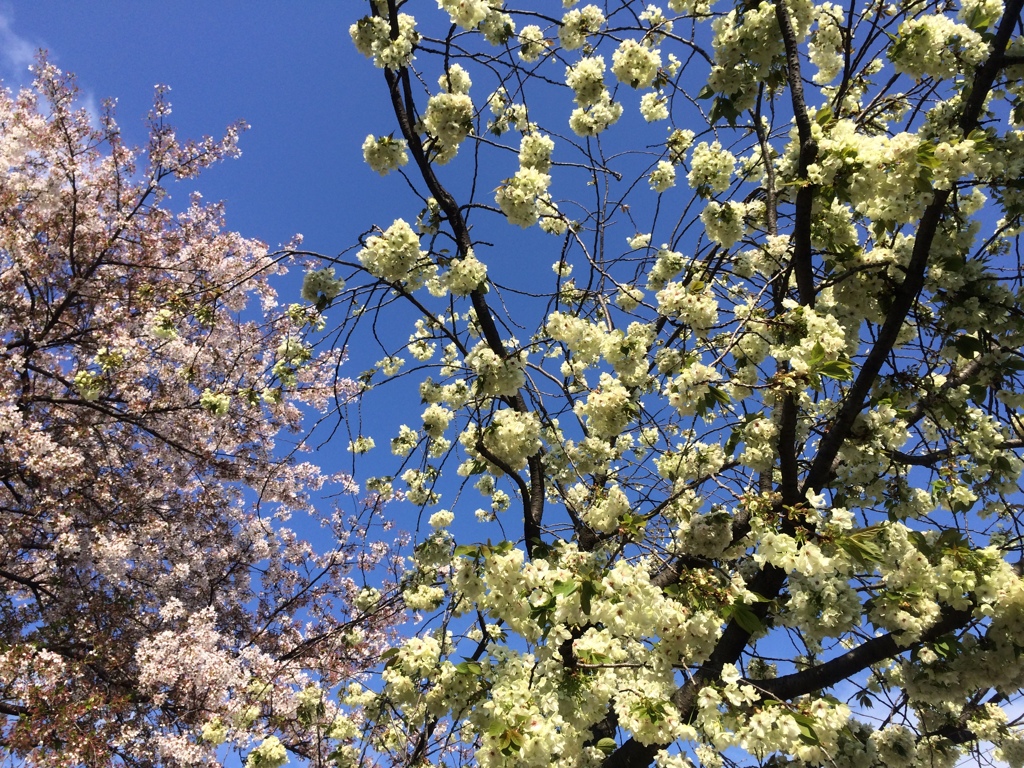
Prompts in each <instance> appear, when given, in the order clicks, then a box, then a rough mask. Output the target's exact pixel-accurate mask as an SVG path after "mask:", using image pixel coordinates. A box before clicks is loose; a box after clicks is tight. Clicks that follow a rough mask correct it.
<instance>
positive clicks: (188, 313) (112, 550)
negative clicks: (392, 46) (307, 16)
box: [0, 61, 391, 766]
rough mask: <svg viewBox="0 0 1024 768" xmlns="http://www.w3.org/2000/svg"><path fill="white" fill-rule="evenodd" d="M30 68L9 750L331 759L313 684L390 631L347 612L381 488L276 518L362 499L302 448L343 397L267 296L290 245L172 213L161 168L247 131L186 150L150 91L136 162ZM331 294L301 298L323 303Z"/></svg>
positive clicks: (51, 72) (4, 238) (184, 166)
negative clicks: (324, 497) (310, 537)
mask: <svg viewBox="0 0 1024 768" xmlns="http://www.w3.org/2000/svg"><path fill="white" fill-rule="evenodd" d="M36 75H37V80H36V82H35V86H34V87H33V88H31V89H26V90H24V91H22V92H21V93H18V94H11V93H9V92H6V91H0V522H2V524H0V718H2V719H0V752H3V754H4V755H5V758H6V759H5V761H4V762H5V764H6V761H7V759H9V760H12V761H14V762H15V763H16V764H19V765H39V766H106V765H127V766H152V765H161V766H184V765H190V766H191V765H205V764H215V763H217V755H218V754H224V750H225V749H227V748H229V747H231V746H233V745H234V746H237V747H238V748H239V749H242V750H245V751H247V752H251V754H252V755H255V757H253V758H251V759H250V761H249V762H250V763H251V764H252V765H270V764H272V763H273V759H275V756H276V755H280V754H283V753H284V751H285V750H286V749H287V750H290V751H291V752H293V753H295V754H297V755H303V756H306V757H308V758H310V759H320V758H324V757H325V755H324V754H321V753H320V752H318V750H319V749H321V748H322V747H323V745H324V740H323V739H322V738H321V736H320V735H321V733H322V732H323V731H324V729H326V728H328V727H329V726H330V724H331V722H332V721H333V714H332V713H333V711H334V709H335V708H336V705H335V704H334V703H332V701H333V697H329V696H328V695H327V692H329V691H330V690H331V688H332V687H334V686H336V685H338V684H341V683H345V684H347V683H348V682H349V680H350V678H352V676H353V675H356V674H357V673H358V672H359V671H360V670H361V669H362V668H363V667H364V666H365V665H366V663H367V661H368V660H369V659H374V658H375V656H376V654H379V653H380V651H381V648H382V647H383V644H384V640H385V634H384V633H385V631H386V627H387V626H388V623H389V621H390V620H391V617H390V612H389V609H388V608H387V607H386V606H381V605H380V604H379V603H377V604H374V605H371V606H370V607H369V608H368V609H366V610H364V609H362V608H359V607H356V606H355V605H354V604H353V599H354V598H355V597H356V596H357V595H358V591H359V589H360V587H361V584H362V579H363V576H362V575H361V574H360V569H362V570H363V571H364V572H369V571H373V570H375V569H378V568H379V567H381V566H384V565H386V564H387V563H386V558H387V557H388V551H387V549H386V548H382V547H379V546H377V547H371V546H364V545H363V539H362V538H361V537H362V534H363V533H365V532H366V530H367V528H368V527H369V526H371V525H372V524H373V523H372V519H373V517H374V515H376V514H377V513H378V512H379V499H371V500H370V501H369V502H367V503H366V504H365V505H363V506H362V507H359V506H356V507H354V508H355V509H356V510H357V511H358V510H359V509H362V510H363V512H364V515H363V516H362V519H360V520H350V519H348V516H347V515H346V514H345V513H344V512H342V511H341V510H340V509H338V510H334V511H332V510H330V509H327V507H329V504H322V505H320V510H321V511H320V512H319V517H320V519H321V522H322V523H323V524H324V526H325V534H324V536H323V540H324V541H326V542H327V544H326V546H320V547H318V548H317V549H315V550H314V548H313V547H311V545H310V544H309V543H307V542H305V541H303V540H302V539H300V538H299V537H297V536H296V534H295V533H294V532H293V531H291V530H289V529H288V528H286V527H284V525H283V523H284V521H285V520H287V519H288V517H289V516H290V515H292V514H296V515H307V514H314V513H317V510H316V509H315V508H314V504H313V500H314V495H315V494H316V493H317V492H318V491H320V490H321V488H322V487H324V484H325V483H331V484H333V485H334V486H335V488H334V491H335V492H338V491H341V492H350V491H351V490H352V487H351V481H349V480H347V479H345V478H328V477H324V476H322V475H321V473H320V472H319V470H318V469H317V468H316V467H315V466H313V465H311V464H309V463H307V462H304V461H300V460H298V457H297V456H296V450H295V446H299V447H300V448H301V446H302V435H301V432H300V430H301V427H302V424H303V419H304V417H305V416H307V415H308V414H309V413H311V412H313V411H311V409H319V410H320V411H324V412H330V411H332V410H334V409H336V408H337V407H338V406H339V405H341V404H343V403H344V402H346V401H347V400H349V399H350V398H351V397H352V396H353V395H354V394H355V393H356V391H357V387H356V386H355V385H354V384H353V383H352V382H350V381H347V380H338V379H337V378H336V369H337V366H338V364H339V363H340V362H341V352H340V351H334V352H327V353H316V352H315V351H314V349H313V348H312V347H311V345H310V343H309V341H308V338H307V337H308V336H309V333H310V331H311V329H313V330H315V329H316V328H317V327H318V326H319V325H320V324H321V323H322V322H323V318H322V316H321V314H320V312H319V310H317V309H315V308H312V309H311V308H305V307H303V306H300V305H298V304H294V305H292V306H290V307H287V308H286V309H285V310H282V308H281V307H280V306H278V304H277V301H276V297H275V293H274V290H273V289H272V288H271V286H270V284H269V282H268V280H269V278H271V277H272V276H273V275H276V274H280V273H281V272H282V271H283V269H282V267H281V265H280V263H279V262H280V260H279V259H278V258H275V257H274V256H272V255H270V254H268V252H267V248H266V247H265V246H264V245H263V244H262V243H259V242H256V241H254V240H248V239H245V238H243V237H241V236H240V235H238V234H235V233H232V232H227V231H225V230H224V227H223V219H222V211H221V208H220V206H218V205H209V204H206V203H203V202H202V200H201V199H200V198H199V197H198V196H195V197H194V198H193V199H192V201H191V203H190V204H189V205H188V206H187V208H185V210H184V211H182V212H181V213H173V212H172V211H171V210H169V209H168V207H167V206H166V204H165V200H164V198H165V191H164V186H163V185H164V184H165V183H167V182H168V181H170V180H174V179H183V178H188V179H191V178H193V177H195V176H196V175H198V174H199V173H200V172H201V171H202V170H203V169H204V168H206V167H208V166H209V165H210V164H212V163H215V162H217V161H218V160H220V159H222V158H225V157H231V156H233V155H235V154H237V150H236V139H237V133H238V128H237V127H236V128H232V129H230V130H229V131H228V133H227V135H226V136H225V137H224V138H223V139H221V140H219V141H216V140H212V139H204V140H202V141H199V142H185V141H182V140H180V139H179V138H178V137H177V136H176V135H175V134H174V131H173V130H172V128H171V127H170V126H169V125H168V124H167V122H166V116H167V114H168V112H169V108H168V105H167V104H166V102H165V101H164V99H163V96H162V94H159V93H158V97H157V101H156V106H155V107H154V111H153V113H152V114H151V116H150V138H149V144H148V146H147V147H145V149H143V150H142V151H133V150H131V149H129V148H127V147H126V146H124V144H123V143H122V141H121V138H120V136H119V133H118V129H117V126H116V125H115V124H114V122H113V120H112V118H111V117H110V116H109V115H107V116H105V117H103V118H102V124H101V125H100V127H98V128H97V127H94V126H93V125H92V124H91V123H90V116H89V115H88V114H87V113H86V112H85V111H84V110H78V109H77V108H76V106H75V104H74V97H75V89H74V86H73V83H72V82H71V80H70V79H69V78H67V77H65V76H63V75H62V74H61V73H60V72H59V71H57V70H56V69H55V68H54V67H52V66H50V65H48V64H47V63H46V62H45V61H44V62H41V63H40V65H39V66H38V67H37V70H36ZM338 287H339V284H338V283H337V282H334V281H327V282H324V281H321V282H320V283H319V284H317V285H313V286H312V288H315V289H318V290H320V291H321V293H320V294H316V295H314V294H310V289H309V287H307V290H306V294H307V296H309V295H313V297H314V298H317V297H319V298H320V299H321V307H320V308H321V309H323V308H324V307H325V305H326V303H327V299H325V298H324V294H323V293H322V291H327V293H328V294H330V293H331V292H332V291H333V292H335V293H336V292H337V289H338ZM296 298H298V297H296ZM282 431H284V432H292V433H295V436H294V437H290V438H289V439H288V441H287V442H284V443H282V444H278V445H275V439H276V438H277V436H278V435H279V433H282ZM289 446H291V447H289ZM339 484H340V487H338V486H339ZM325 509H326V511H324V510H325ZM224 742H228V744H227V745H226V746H223V747H222V746H220V745H222V744H224ZM254 747H255V748H254ZM261 761H262V762H261Z"/></svg>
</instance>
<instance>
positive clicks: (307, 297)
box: [302, 267, 345, 304]
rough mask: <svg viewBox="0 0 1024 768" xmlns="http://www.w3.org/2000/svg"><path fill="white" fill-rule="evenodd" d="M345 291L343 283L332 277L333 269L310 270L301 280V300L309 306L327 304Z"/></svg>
mask: <svg viewBox="0 0 1024 768" xmlns="http://www.w3.org/2000/svg"><path fill="white" fill-rule="evenodd" d="M343 290H345V281H344V280H342V279H341V278H340V277H335V276H334V267H324V268H323V269H311V270H310V271H309V272H307V273H306V274H305V275H304V276H303V278H302V298H303V300H304V301H308V302H309V303H310V304H321V303H323V304H328V303H330V302H331V300H333V299H335V298H337V296H338V294H340V293H341V292H342V291H343Z"/></svg>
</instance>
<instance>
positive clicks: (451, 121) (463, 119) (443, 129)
mask: <svg viewBox="0 0 1024 768" xmlns="http://www.w3.org/2000/svg"><path fill="white" fill-rule="evenodd" d="M423 128H424V130H426V132H427V133H428V134H429V135H430V136H432V137H434V139H435V140H436V142H437V146H436V149H437V157H436V158H435V162H437V163H438V164H441V165H443V164H445V163H447V162H449V161H450V160H451V159H452V158H453V157H455V154H456V153H457V152H458V151H459V145H460V144H462V142H463V141H465V140H466V137H467V136H469V134H470V133H472V132H473V100H472V99H471V98H470V97H469V94H468V93H438V94H435V95H434V96H431V97H430V100H429V101H428V102H427V113H426V114H425V115H424V116H423Z"/></svg>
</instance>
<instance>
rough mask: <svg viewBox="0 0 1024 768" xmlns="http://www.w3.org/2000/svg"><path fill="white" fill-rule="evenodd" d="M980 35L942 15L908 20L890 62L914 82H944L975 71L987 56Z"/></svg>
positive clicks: (893, 47)
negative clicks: (916, 80) (931, 80)
mask: <svg viewBox="0 0 1024 768" xmlns="http://www.w3.org/2000/svg"><path fill="white" fill-rule="evenodd" d="M988 52H989V46H988V43H986V42H985V41H983V40H982V37H981V34H980V33H978V32H976V31H975V30H973V29H971V28H970V27H968V26H967V25H966V24H960V23H958V22H955V21H953V20H952V19H951V18H949V17H948V16H943V15H941V14H934V15H927V16H921V17H919V18H916V19H907V20H906V21H904V22H903V23H902V24H900V28H899V32H898V35H897V38H896V41H895V42H894V43H893V45H892V46H890V47H889V50H888V55H889V60H890V61H892V63H893V65H894V66H895V67H896V71H897V72H902V73H904V74H907V75H910V76H911V77H913V78H915V79H918V80H920V79H922V78H925V77H932V78H936V79H943V78H947V77H952V76H953V75H955V74H957V73H959V72H964V71H966V70H968V69H973V68H974V66H976V65H977V64H978V63H979V62H980V61H982V60H984V59H985V58H986V57H987V56H988Z"/></svg>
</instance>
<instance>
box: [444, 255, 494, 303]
mask: <svg viewBox="0 0 1024 768" xmlns="http://www.w3.org/2000/svg"><path fill="white" fill-rule="evenodd" d="M486 279H487V265H486V264H484V263H483V262H482V261H479V260H478V259H477V258H476V255H475V254H474V253H473V251H469V252H468V253H467V254H466V255H465V257H463V258H461V259H458V258H457V259H452V261H451V263H450V264H449V265H448V271H447V272H445V273H444V275H442V277H441V282H442V284H443V285H444V287H445V288H447V289H448V290H449V291H451V292H452V294H454V295H455V296H468V295H469V294H471V293H472V292H473V291H475V290H476V289H477V288H479V287H480V285H481V284H482V283H483V282H484V281H485V280H486Z"/></svg>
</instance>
